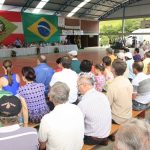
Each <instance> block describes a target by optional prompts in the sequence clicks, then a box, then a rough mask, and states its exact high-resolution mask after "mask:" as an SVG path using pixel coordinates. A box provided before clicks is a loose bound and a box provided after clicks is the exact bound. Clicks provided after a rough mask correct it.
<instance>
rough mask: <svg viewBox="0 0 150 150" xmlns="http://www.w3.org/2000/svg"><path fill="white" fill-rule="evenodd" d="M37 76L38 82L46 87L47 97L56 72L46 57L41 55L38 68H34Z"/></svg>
mask: <svg viewBox="0 0 150 150" xmlns="http://www.w3.org/2000/svg"><path fill="white" fill-rule="evenodd" d="M34 70H35V74H36V82H37V83H43V84H44V85H45V95H46V96H47V94H48V91H49V83H50V81H51V78H52V76H53V74H54V70H53V69H52V68H51V67H49V66H48V64H47V60H46V56H44V55H40V56H39V57H38V59H37V66H36V67H35V68H34Z"/></svg>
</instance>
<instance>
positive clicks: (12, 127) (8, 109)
mask: <svg viewBox="0 0 150 150" xmlns="http://www.w3.org/2000/svg"><path fill="white" fill-rule="evenodd" d="M21 108H22V105H21V101H20V100H19V99H18V98H17V97H15V96H12V97H11V98H10V97H7V96H4V97H2V98H0V123H1V127H0V147H1V149H2V150H38V148H39V146H38V144H39V143H38V136H37V131H36V129H34V128H29V127H20V126H19V122H18V120H19V117H18V115H19V113H20V111H21Z"/></svg>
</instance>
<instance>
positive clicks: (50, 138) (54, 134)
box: [39, 82, 84, 150]
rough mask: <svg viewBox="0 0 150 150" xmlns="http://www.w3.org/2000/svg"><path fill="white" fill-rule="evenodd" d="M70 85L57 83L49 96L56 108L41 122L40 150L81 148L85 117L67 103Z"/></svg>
mask: <svg viewBox="0 0 150 150" xmlns="http://www.w3.org/2000/svg"><path fill="white" fill-rule="evenodd" d="M68 96H69V87H68V86H67V85H66V84H65V83H62V82H57V83H55V84H54V85H53V86H52V87H51V90H50V93H49V98H50V100H51V101H52V102H53V103H54V105H55V108H54V110H53V111H51V112H50V113H49V114H46V115H45V116H44V117H43V118H42V120H41V124H40V129H39V141H40V150H44V149H45V148H46V150H81V149H82V146H83V138H84V118H83V114H82V112H81V110H80V109H79V108H78V107H77V106H76V105H74V104H70V103H67V101H68Z"/></svg>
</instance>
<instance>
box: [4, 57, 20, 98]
mask: <svg viewBox="0 0 150 150" xmlns="http://www.w3.org/2000/svg"><path fill="white" fill-rule="evenodd" d="M3 69H4V72H5V75H4V76H3V77H1V84H2V88H3V90H5V91H8V92H11V93H12V94H13V95H16V93H17V90H18V89H19V86H20V77H19V76H18V75H17V74H14V73H13V72H12V62H11V61H10V60H5V61H4V62H3Z"/></svg>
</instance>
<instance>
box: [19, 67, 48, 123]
mask: <svg viewBox="0 0 150 150" xmlns="http://www.w3.org/2000/svg"><path fill="white" fill-rule="evenodd" d="M22 76H23V80H24V81H25V83H26V85H24V86H21V87H20V88H19V90H18V95H19V96H20V97H23V98H24V99H25V101H26V103H27V107H28V111H29V121H30V122H33V123H39V122H40V120H41V119H42V117H43V116H44V115H45V114H47V113H48V112H49V108H48V106H47V104H46V100H45V94H44V91H45V86H44V84H43V83H35V82H34V81H35V79H36V75H35V71H34V69H33V68H31V67H23V68H22Z"/></svg>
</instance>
